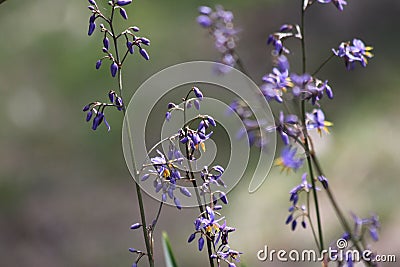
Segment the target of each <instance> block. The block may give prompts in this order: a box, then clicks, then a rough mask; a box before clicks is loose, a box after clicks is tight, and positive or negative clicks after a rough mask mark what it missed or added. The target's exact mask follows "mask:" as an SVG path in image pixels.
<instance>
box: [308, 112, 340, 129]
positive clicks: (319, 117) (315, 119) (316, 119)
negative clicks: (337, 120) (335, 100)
mask: <svg viewBox="0 0 400 267" xmlns="http://www.w3.org/2000/svg"><path fill="white" fill-rule="evenodd" d="M306 115H307V119H306V125H307V129H309V130H311V129H317V131H318V133H319V134H320V135H322V131H324V132H326V133H329V129H328V127H330V126H332V125H333V123H332V122H329V121H326V120H325V114H324V112H323V111H322V110H321V109H314V110H313V112H312V113H307V114H306Z"/></svg>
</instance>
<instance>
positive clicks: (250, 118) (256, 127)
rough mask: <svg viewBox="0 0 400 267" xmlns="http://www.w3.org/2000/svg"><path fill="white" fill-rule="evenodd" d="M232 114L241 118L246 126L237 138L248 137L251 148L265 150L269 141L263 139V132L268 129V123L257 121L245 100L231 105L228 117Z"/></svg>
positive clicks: (236, 101) (227, 113)
mask: <svg viewBox="0 0 400 267" xmlns="http://www.w3.org/2000/svg"><path fill="white" fill-rule="evenodd" d="M232 112H235V113H236V114H237V115H238V116H239V117H240V119H241V120H242V122H243V125H244V128H242V129H240V130H239V131H238V133H237V135H236V138H237V139H241V138H243V137H244V136H246V135H247V138H248V141H249V144H250V145H251V146H256V147H259V148H264V147H265V146H266V145H267V140H266V138H263V137H262V135H261V131H265V130H266V129H267V128H268V124H267V122H264V121H259V120H257V119H256V118H255V117H254V114H253V111H252V110H251V108H250V107H249V106H248V105H247V104H246V103H245V102H244V101H243V100H235V101H233V102H232V103H231V104H230V105H229V107H228V109H227V111H226V115H231V114H232Z"/></svg>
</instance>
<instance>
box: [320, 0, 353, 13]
mask: <svg viewBox="0 0 400 267" xmlns="http://www.w3.org/2000/svg"><path fill="white" fill-rule="evenodd" d="M318 2H319V3H322V4H327V3H333V4H334V5H335V6H336V8H337V9H339V10H340V11H343V9H344V6H345V5H347V2H346V0H318Z"/></svg>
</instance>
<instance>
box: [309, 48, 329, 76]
mask: <svg viewBox="0 0 400 267" xmlns="http://www.w3.org/2000/svg"><path fill="white" fill-rule="evenodd" d="M334 56H335V54H333V53H332V54H331V55H330V56H329V57H328V58H327V59H325V60H324V62H322V63H321V65H319V67H318V68H317V69H316V70H315V71H314V72H313V73H312V74H311V76H315V75H316V74H317V73H318V72H319V71H320V70H321V69H322V68H323V67H325V65H326V64H327V63H328V62H329V61H330V60H331V59H332V58H333V57H334Z"/></svg>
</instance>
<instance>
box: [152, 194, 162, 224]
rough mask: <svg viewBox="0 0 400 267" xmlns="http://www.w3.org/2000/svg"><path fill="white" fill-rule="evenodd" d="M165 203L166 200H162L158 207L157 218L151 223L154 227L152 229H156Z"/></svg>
mask: <svg viewBox="0 0 400 267" xmlns="http://www.w3.org/2000/svg"><path fill="white" fill-rule="evenodd" d="M163 205H164V202H163V201H161V202H160V206H159V207H158V211H157V215H156V218H155V219H154V221H153V223H152V224H151V227H152V230H153V231H154V229H155V228H156V225H157V222H158V219H159V218H160V215H161V210H162V207H163Z"/></svg>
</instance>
